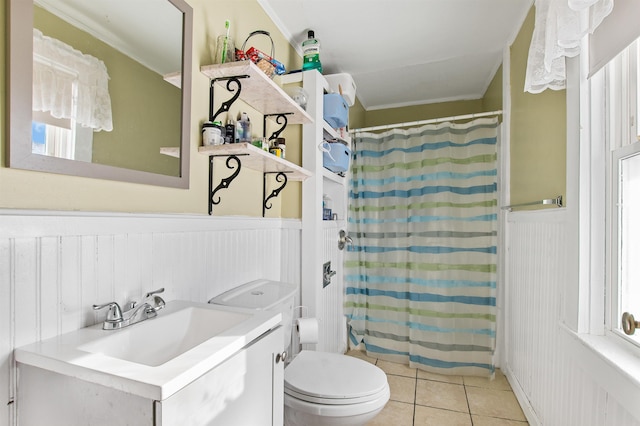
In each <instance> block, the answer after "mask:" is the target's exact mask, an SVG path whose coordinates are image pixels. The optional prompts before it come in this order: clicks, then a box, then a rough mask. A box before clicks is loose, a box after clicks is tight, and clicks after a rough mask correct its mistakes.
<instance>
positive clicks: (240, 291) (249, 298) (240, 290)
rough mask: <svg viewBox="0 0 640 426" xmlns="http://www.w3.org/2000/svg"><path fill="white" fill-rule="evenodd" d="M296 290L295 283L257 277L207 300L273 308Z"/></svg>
mask: <svg viewBox="0 0 640 426" xmlns="http://www.w3.org/2000/svg"><path fill="white" fill-rule="evenodd" d="M297 291H298V287H297V286H296V285H295V284H290V283H285V282H281V281H270V280H264V279H259V280H255V281H251V282H248V283H246V284H242V285H240V286H238V287H236V288H233V289H231V290H228V291H226V292H224V293H222V294H220V295H219V296H216V297H214V298H213V299H211V300H209V303H212V304H215V305H225V306H235V307H240V308H250V309H274V308H276V307H277V306H279V305H282V303H283V302H284V301H285V300H287V299H288V298H290V297H293V296H295V294H296V292H297Z"/></svg>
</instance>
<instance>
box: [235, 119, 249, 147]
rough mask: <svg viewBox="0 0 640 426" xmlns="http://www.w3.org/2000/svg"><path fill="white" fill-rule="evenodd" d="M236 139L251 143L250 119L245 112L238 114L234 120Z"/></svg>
mask: <svg viewBox="0 0 640 426" xmlns="http://www.w3.org/2000/svg"><path fill="white" fill-rule="evenodd" d="M236 140H237V142H249V143H251V121H249V116H248V115H247V113H246V112H243V113H242V114H240V117H239V118H238V121H236Z"/></svg>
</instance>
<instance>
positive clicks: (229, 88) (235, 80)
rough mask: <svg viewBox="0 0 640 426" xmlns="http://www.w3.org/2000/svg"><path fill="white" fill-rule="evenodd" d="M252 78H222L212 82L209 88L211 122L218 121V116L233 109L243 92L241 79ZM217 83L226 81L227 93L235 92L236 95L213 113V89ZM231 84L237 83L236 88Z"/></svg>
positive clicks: (239, 76)
mask: <svg viewBox="0 0 640 426" xmlns="http://www.w3.org/2000/svg"><path fill="white" fill-rule="evenodd" d="M249 77H250V76H248V75H235V76H233V77H220V78H214V79H212V80H211V82H210V86H209V121H216V117H218V115H220V114H221V113H223V112H228V111H229V108H231V105H233V103H234V102H235V101H236V100H237V99H238V98H239V97H240V92H241V91H242V83H241V82H240V79H242V78H249ZM217 81H226V82H227V91H228V92H235V93H234V95H233V96H232V97H231V99H229V100H227V101H225V102H223V103H222V105H220V108H219V109H218V111H216V112H215V114H214V112H213V89H214V85H215V83H216V82H217ZM231 83H235V85H236V88H235V89H234V88H233V87H232V86H231Z"/></svg>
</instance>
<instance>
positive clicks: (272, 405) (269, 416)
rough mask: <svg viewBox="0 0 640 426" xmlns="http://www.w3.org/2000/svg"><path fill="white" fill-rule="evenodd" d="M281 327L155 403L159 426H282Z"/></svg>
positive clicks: (282, 344)
mask: <svg viewBox="0 0 640 426" xmlns="http://www.w3.org/2000/svg"><path fill="white" fill-rule="evenodd" d="M282 333H283V331H282V327H281V326H280V327H278V328H276V329H274V330H273V331H271V332H269V333H267V334H264V335H263V336H261V337H260V338H258V339H256V340H254V341H253V342H251V344H249V345H248V346H246V347H245V348H243V349H242V350H240V351H239V352H238V353H236V354H235V355H234V356H233V357H231V358H229V359H228V360H226V361H225V362H223V363H222V364H220V365H219V366H217V367H216V368H214V369H213V370H211V371H209V372H208V373H207V374H205V375H204V376H202V377H200V378H199V379H197V380H196V381H194V382H193V383H191V384H189V385H188V386H186V387H185V388H184V389H182V390H181V391H180V392H178V393H176V394H174V395H172V396H171V397H169V398H167V399H165V400H162V401H156V402H155V412H156V425H157V426H178V425H179V426H189V425H192V426H204V425H221V426H233V425H238V426H246V425H255V426H261V425H265V426H270V425H278V426H281V425H282V423H283V398H284V396H283V394H284V363H283V362H281V361H280V362H276V357H277V354H279V353H282V351H283V350H284V348H283V346H284V343H283V341H284V337H283V334H282Z"/></svg>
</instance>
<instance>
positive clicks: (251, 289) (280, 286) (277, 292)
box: [209, 279, 298, 351]
mask: <svg viewBox="0 0 640 426" xmlns="http://www.w3.org/2000/svg"><path fill="white" fill-rule="evenodd" d="M297 291H298V286H296V285H295V284H289V283H284V282H280V281H269V280H263V279H260V280H255V281H251V282H248V283H246V284H242V285H241V286H239V287H236V288H233V289H231V290H229V291H226V292H224V293H222V294H220V295H219V296H216V297H214V298H213V299H211V300H209V303H212V304H214V305H224V306H234V307H239V308H248V309H257V310H278V311H280V312H281V313H282V328H283V330H284V347H285V349H286V350H287V351H288V350H289V345H290V344H291V329H292V327H293V306H294V303H295V296H296V292H297Z"/></svg>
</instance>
